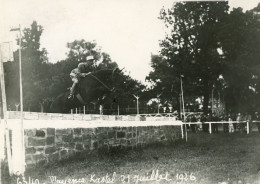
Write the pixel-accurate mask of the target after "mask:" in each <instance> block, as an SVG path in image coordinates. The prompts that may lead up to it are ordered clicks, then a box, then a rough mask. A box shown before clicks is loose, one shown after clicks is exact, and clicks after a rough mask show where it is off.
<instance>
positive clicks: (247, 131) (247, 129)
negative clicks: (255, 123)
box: [246, 121, 249, 134]
mask: <svg viewBox="0 0 260 184" xmlns="http://www.w3.org/2000/svg"><path fill="white" fill-rule="evenodd" d="M246 133H247V134H249V121H247V122H246Z"/></svg>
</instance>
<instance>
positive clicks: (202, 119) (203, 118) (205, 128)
mask: <svg viewBox="0 0 260 184" xmlns="http://www.w3.org/2000/svg"><path fill="white" fill-rule="evenodd" d="M200 120H201V123H202V130H203V132H209V124H205V122H206V121H208V118H207V116H205V115H204V114H202V115H201V119H200Z"/></svg>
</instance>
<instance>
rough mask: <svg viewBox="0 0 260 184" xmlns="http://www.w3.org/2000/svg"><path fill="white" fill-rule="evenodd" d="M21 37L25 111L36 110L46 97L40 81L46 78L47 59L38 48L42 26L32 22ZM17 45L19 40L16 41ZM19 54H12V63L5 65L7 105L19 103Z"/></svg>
mask: <svg viewBox="0 0 260 184" xmlns="http://www.w3.org/2000/svg"><path fill="white" fill-rule="evenodd" d="M22 32H23V35H22V40H21V41H22V42H21V54H22V78H23V99H24V109H25V110H38V109H39V107H40V102H41V101H42V100H43V97H44V96H45V95H46V94H45V92H46V90H45V88H46V87H47V85H46V86H44V85H43V83H42V82H40V81H42V80H46V78H48V71H49V70H48V57H47V51H46V49H44V48H43V49H41V48H40V37H41V35H42V32H43V28H42V26H40V25H38V24H37V22H36V21H33V23H32V24H31V27H30V28H25V29H24V30H23V31H22ZM17 44H19V40H17ZM18 61H19V53H18V50H17V51H15V53H14V62H13V63H10V62H8V63H6V64H5V71H6V72H5V74H6V79H7V80H6V85H7V100H8V103H9V105H11V106H14V104H17V103H19V100H18V99H19V96H20V94H19V70H18V67H19V62H18Z"/></svg>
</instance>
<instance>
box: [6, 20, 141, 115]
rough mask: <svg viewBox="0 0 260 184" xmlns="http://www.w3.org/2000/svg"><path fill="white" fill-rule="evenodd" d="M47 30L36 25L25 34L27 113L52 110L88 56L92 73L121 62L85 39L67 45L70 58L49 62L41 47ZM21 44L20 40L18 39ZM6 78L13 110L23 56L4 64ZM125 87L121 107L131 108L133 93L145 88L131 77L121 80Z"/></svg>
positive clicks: (121, 93)
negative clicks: (92, 60)
mask: <svg viewBox="0 0 260 184" xmlns="http://www.w3.org/2000/svg"><path fill="white" fill-rule="evenodd" d="M42 33H43V27H42V26H40V25H38V24H37V22H35V21H34V22H33V23H32V25H31V27H30V28H25V29H24V30H23V32H22V42H21V46H22V47H21V50H22V77H23V99H24V110H25V111H41V110H43V111H45V112H46V111H48V109H49V106H50V103H51V102H52V101H53V99H54V98H56V97H57V96H58V95H59V94H61V93H64V92H65V91H67V90H68V89H67V88H69V87H70V86H71V85H72V81H71V79H70V76H69V74H70V72H71V70H73V69H74V68H76V67H77V66H78V64H79V63H80V62H86V57H87V56H90V55H91V56H94V58H95V62H94V63H91V64H90V65H89V68H88V70H89V71H90V72H93V71H98V70H105V69H114V68H116V67H118V65H117V63H116V62H114V61H112V59H111V57H110V55H109V54H107V53H105V52H102V50H101V48H100V47H98V45H97V43H96V42H94V41H92V42H88V41H85V40H84V39H82V40H75V41H73V42H70V43H68V44H67V47H68V49H69V51H68V54H67V57H66V59H64V60H61V61H58V62H57V63H49V62H48V56H47V50H46V49H44V48H41V44H40V38H41V35H42ZM17 44H19V40H17ZM4 69H5V79H6V93H7V102H8V104H9V107H10V110H14V109H15V104H19V102H20V100H19V54H18V50H17V51H15V53H14V62H7V63H5V65H4ZM117 80H119V81H123V83H124V84H125V85H121V86H117V87H118V91H119V92H120V95H118V99H117V103H118V104H119V103H120V106H121V107H127V106H128V105H129V104H131V103H132V102H133V100H132V98H129V94H131V93H138V92H140V91H141V90H142V89H143V88H144V86H143V85H141V83H140V82H138V81H136V80H134V79H132V78H131V77H130V76H128V75H125V74H124V75H122V76H121V78H119V79H117Z"/></svg>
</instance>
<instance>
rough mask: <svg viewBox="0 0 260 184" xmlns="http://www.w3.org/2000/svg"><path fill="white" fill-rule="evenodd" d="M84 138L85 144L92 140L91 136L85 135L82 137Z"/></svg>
mask: <svg viewBox="0 0 260 184" xmlns="http://www.w3.org/2000/svg"><path fill="white" fill-rule="evenodd" d="M82 138H83V142H85V141H88V140H91V135H85V134H84V135H83V136H82Z"/></svg>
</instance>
